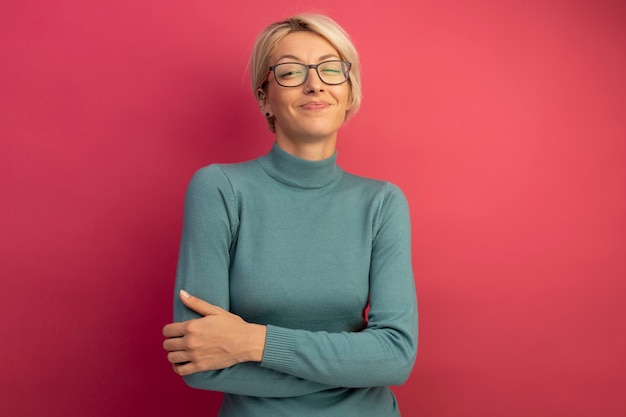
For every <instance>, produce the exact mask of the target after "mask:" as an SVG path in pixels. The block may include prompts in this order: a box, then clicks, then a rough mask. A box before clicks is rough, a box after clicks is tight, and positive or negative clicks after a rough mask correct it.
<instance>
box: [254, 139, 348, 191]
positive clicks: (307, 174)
mask: <svg viewBox="0 0 626 417" xmlns="http://www.w3.org/2000/svg"><path fill="white" fill-rule="evenodd" d="M258 161H259V163H260V164H261V166H262V167H263V169H264V170H265V171H266V172H267V173H268V175H269V176H270V177H272V178H274V179H275V180H276V181H279V182H281V183H283V184H286V185H289V186H291V187H297V188H308V189H312V188H322V187H325V186H327V185H329V184H330V183H332V182H333V181H335V180H336V179H338V178H339V177H340V176H341V174H342V172H343V171H342V170H341V168H340V167H339V166H338V165H337V152H335V153H334V154H333V156H331V157H330V158H326V159H322V160H321V161H309V160H306V159H302V158H298V157H297V156H293V155H291V154H289V153H287V152H285V151H284V150H283V149H281V148H280V147H279V146H278V145H277V144H276V142H274V145H273V146H272V149H271V151H270V152H269V153H268V154H267V155H265V156H262V157H260V158H259V159H258Z"/></svg>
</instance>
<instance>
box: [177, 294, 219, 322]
mask: <svg viewBox="0 0 626 417" xmlns="http://www.w3.org/2000/svg"><path fill="white" fill-rule="evenodd" d="M179 295H180V299H181V301H182V302H183V304H185V306H187V307H188V308H190V309H192V310H193V311H195V312H196V313H198V314H201V315H203V316H209V315H211V314H217V313H219V312H221V311H224V310H222V309H221V308H219V307H218V306H214V305H213V304H210V303H207V302H206V301H204V300H202V299H200V298H198V297H194V296H193V295H191V294H189V293H188V292H187V291H185V290H180V293H179Z"/></svg>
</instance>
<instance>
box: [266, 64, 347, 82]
mask: <svg viewBox="0 0 626 417" xmlns="http://www.w3.org/2000/svg"><path fill="white" fill-rule="evenodd" d="M329 62H341V63H342V64H344V65H345V66H346V70H345V73H344V75H345V77H346V79H345V80H343V81H342V82H340V83H327V82H326V81H324V80H323V79H322V76H321V75H320V72H319V70H318V67H319V66H320V65H324V64H328V63H329ZM283 64H298V65H302V66H303V67H306V69H307V70H306V72H305V75H304V79H303V80H302V82H301V83H300V84H298V85H283V84H281V83H280V81H278V78H277V77H276V67H278V66H280V65H283ZM311 68H313V69H314V70H315V72H316V73H317V76H318V77H319V79H320V80H321V81H322V82H323V83H324V84H326V85H341V84H343V83H345V82H346V81H348V80H349V79H350V69H351V68H352V63H351V62H348V61H344V60H342V59H330V60H328V61H323V62H320V63H319V64H303V63H302V62H280V63H278V64H275V65H272V66H271V67H270V69H269V70H268V71H267V75H266V76H265V81H263V84H261V86H262V87H265V86H266V85H267V83H268V81H269V79H270V74H271V73H272V72H273V73H274V80H275V81H276V84H278V85H280V86H281V87H285V88H291V87H300V86H301V85H302V84H304V83H305V82H306V80H308V79H309V72H311V71H310V70H311Z"/></svg>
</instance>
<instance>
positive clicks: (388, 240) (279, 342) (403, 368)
mask: <svg viewBox="0 0 626 417" xmlns="http://www.w3.org/2000/svg"><path fill="white" fill-rule="evenodd" d="M385 188H386V192H385V197H384V198H383V200H382V203H381V205H380V210H379V216H378V221H377V227H376V230H375V234H374V239H373V242H372V257H371V265H370V288H369V291H370V311H369V317H368V319H369V320H368V325H367V327H366V329H364V330H363V331H361V332H341V333H328V332H311V331H305V330H297V329H287V328H282V327H276V326H268V332H267V340H266V346H265V352H264V356H263V361H262V362H261V364H262V366H263V367H266V368H269V369H273V370H276V371H280V372H284V373H287V374H290V375H293V376H296V377H299V378H304V379H307V380H309V381H314V382H317V383H322V384H329V385H337V386H342V387H371V386H384V385H399V384H402V383H404V381H405V380H406V379H407V378H408V376H409V374H410V372H411V369H412V367H413V363H414V361H415V355H416V353H417V301H416V297H415V288H414V281H413V272H412V262H411V227H410V219H409V209H408V204H407V202H406V199H405V197H404V195H403V194H402V192H401V191H400V189H399V188H397V187H396V186H394V185H392V184H389V183H387V184H386V186H385Z"/></svg>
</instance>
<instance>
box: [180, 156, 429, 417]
mask: <svg viewBox="0 0 626 417" xmlns="http://www.w3.org/2000/svg"><path fill="white" fill-rule="evenodd" d="M180 288H184V289H185V290H187V291H188V292H190V293H191V294H193V295H195V296H197V297H200V298H202V299H204V300H206V301H208V302H210V303H212V304H215V305H218V306H220V307H222V308H224V309H226V310H229V311H231V312H233V313H234V314H237V315H239V316H241V317H242V318H243V319H244V320H246V321H248V322H252V323H258V324H265V325H267V340H266V344H265V350H264V354H263V360H262V362H261V363H251V362H250V363H243V364H239V365H235V366H233V367H230V368H227V369H223V370H220V371H210V372H202V373H197V374H193V375H190V376H187V377H185V381H186V382H187V383H188V384H189V385H190V386H192V387H195V388H201V389H207V390H214V391H222V392H224V393H225V395H224V399H223V403H222V408H221V410H220V414H219V415H220V416H221V417H248V416H250V417H279V416H290V417H309V416H310V417H313V416H315V417H319V416H333V417H353V416H354V417H364V416H373V417H391V416H398V415H399V411H398V405H397V404H396V400H395V397H394V395H393V393H392V392H391V390H390V389H389V387H388V386H389V385H398V384H402V383H403V382H404V381H405V380H406V378H407V377H408V376H409V373H410V372H411V368H412V366H413V362H414V360H415V354H416V349H417V307H416V298H415V289H414V283H413V274H412V268H411V233H410V223H409V210H408V207H407V203H406V199H405V198H404V196H403V194H402V192H401V191H400V190H399V189H398V188H397V187H396V186H394V185H392V184H390V183H388V182H382V181H376V180H371V179H366V178H362V177H358V176H354V175H351V174H348V173H346V172H344V171H343V170H342V169H341V168H340V167H339V166H338V165H337V164H336V154H335V155H334V156H333V157H331V158H328V159H325V160H322V161H307V160H303V159H300V158H297V157H295V156H292V155H290V154H288V153H286V152H285V151H283V150H282V149H281V148H280V147H278V145H276V144H274V146H273V148H272V150H271V151H270V152H269V154H267V155H265V156H263V157H260V158H258V159H256V160H253V161H249V162H244V163H240V164H219V165H218V164H215V165H210V166H208V167H205V168H202V169H200V170H199V171H198V172H197V173H196V174H195V175H194V176H193V178H192V180H191V182H190V184H189V188H188V190H187V194H186V198H185V214H184V223H183V233H182V240H181V247H180V256H179V264H178V271H177V281H176V291H175V294H178V289H180ZM368 302H369V311H368V312H367V316H364V311H365V310H366V307H367V306H368ZM196 317H197V315H196V314H195V313H194V312H192V311H190V310H188V309H187V308H186V307H184V306H183V305H182V303H181V302H180V301H179V299H178V297H177V296H176V297H175V302H174V320H175V321H183V320H188V319H191V318H196Z"/></svg>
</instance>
